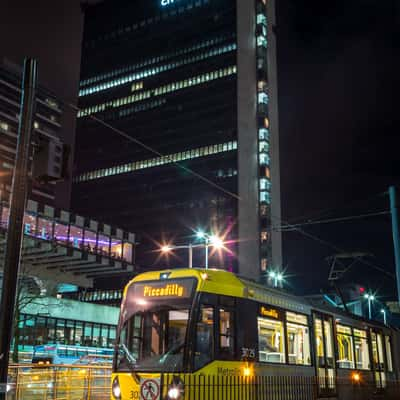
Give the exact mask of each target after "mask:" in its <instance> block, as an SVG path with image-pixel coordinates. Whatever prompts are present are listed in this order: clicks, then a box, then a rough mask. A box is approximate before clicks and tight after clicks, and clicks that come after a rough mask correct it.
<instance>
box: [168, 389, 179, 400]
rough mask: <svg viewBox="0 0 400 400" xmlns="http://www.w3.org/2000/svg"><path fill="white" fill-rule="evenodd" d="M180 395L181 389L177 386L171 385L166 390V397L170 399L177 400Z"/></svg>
mask: <svg viewBox="0 0 400 400" xmlns="http://www.w3.org/2000/svg"><path fill="white" fill-rule="evenodd" d="M180 397H181V391H180V390H179V389H178V388H177V387H171V388H169V390H168V398H169V399H171V400H177V399H179V398H180Z"/></svg>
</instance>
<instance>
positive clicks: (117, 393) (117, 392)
mask: <svg viewBox="0 0 400 400" xmlns="http://www.w3.org/2000/svg"><path fill="white" fill-rule="evenodd" d="M112 395H113V396H114V398H115V399H120V398H121V387H120V385H119V380H118V376H116V377H115V378H114V380H113V383H112Z"/></svg>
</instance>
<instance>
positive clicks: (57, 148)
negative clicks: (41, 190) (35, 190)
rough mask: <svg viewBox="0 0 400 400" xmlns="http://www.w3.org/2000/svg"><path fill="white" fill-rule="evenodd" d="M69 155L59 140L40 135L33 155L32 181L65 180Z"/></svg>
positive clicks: (68, 150) (66, 148)
mask: <svg viewBox="0 0 400 400" xmlns="http://www.w3.org/2000/svg"><path fill="white" fill-rule="evenodd" d="M69 154H70V148H69V146H68V145H66V144H64V143H62V142H61V140H60V139H58V138H52V137H48V136H44V135H40V136H39V137H38V143H37V146H36V149H35V152H34V155H33V168H32V176H33V179H34V180H36V181H38V182H40V183H46V182H57V181H62V180H64V179H65V178H67V177H68V159H69Z"/></svg>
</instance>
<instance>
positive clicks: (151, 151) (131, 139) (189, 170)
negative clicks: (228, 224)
mask: <svg viewBox="0 0 400 400" xmlns="http://www.w3.org/2000/svg"><path fill="white" fill-rule="evenodd" d="M68 105H69V106H70V107H71V108H73V109H74V110H75V111H76V112H78V111H81V110H80V109H79V108H78V107H77V106H75V105H73V104H70V103H69V104H68ZM87 117H89V118H90V119H92V120H94V121H96V122H98V123H100V124H101V125H103V126H104V127H106V128H109V129H111V130H112V131H114V132H115V133H118V134H119V135H120V136H122V137H123V138H125V139H127V140H129V141H130V142H132V143H135V144H137V145H138V146H140V147H142V148H144V149H145V150H147V151H149V152H150V153H153V154H155V155H157V156H158V157H165V158H166V159H168V161H170V162H171V164H174V165H175V166H176V167H178V168H180V169H182V170H184V171H186V172H188V173H190V174H192V175H193V176H195V177H196V178H198V179H200V180H202V181H203V182H205V183H207V184H209V185H211V186H213V187H214V188H216V189H218V190H220V191H221V192H223V193H225V194H227V195H228V196H231V197H233V198H235V199H236V200H240V196H239V195H238V194H236V193H233V192H231V191H229V190H227V189H225V188H224V187H222V186H221V185H218V184H217V183H215V182H213V181H212V180H210V179H208V178H206V177H205V176H203V175H201V174H199V173H197V172H196V171H193V170H192V169H191V168H188V167H186V166H184V165H183V164H181V163H179V162H177V161H174V160H173V159H172V157H170V156H168V155H165V154H163V153H161V152H160V151H158V150H156V149H154V148H153V147H150V146H148V145H147V144H145V143H143V142H142V141H140V140H138V139H135V138H134V137H132V136H131V135H128V134H127V133H126V132H124V131H122V130H121V129H118V128H116V127H115V126H112V125H111V124H108V123H107V122H105V121H103V120H101V119H100V118H97V117H96V116H94V115H87Z"/></svg>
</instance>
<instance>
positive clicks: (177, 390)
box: [167, 376, 185, 400]
mask: <svg viewBox="0 0 400 400" xmlns="http://www.w3.org/2000/svg"><path fill="white" fill-rule="evenodd" d="M184 393H185V390H184V384H183V382H182V381H181V380H180V378H179V377H178V376H175V377H174V379H173V381H172V382H171V385H170V386H169V388H168V397H167V398H168V400H179V399H183V395H184Z"/></svg>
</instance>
